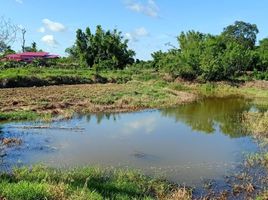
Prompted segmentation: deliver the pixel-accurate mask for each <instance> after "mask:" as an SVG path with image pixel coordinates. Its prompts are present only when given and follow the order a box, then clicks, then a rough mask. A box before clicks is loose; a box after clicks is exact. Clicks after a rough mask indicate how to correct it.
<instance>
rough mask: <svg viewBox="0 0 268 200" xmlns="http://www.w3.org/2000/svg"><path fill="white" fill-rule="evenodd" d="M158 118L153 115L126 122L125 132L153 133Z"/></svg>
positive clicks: (128, 133) (127, 133)
mask: <svg viewBox="0 0 268 200" xmlns="http://www.w3.org/2000/svg"><path fill="white" fill-rule="evenodd" d="M156 124H157V120H156V119H155V118H153V117H146V118H143V119H139V120H136V121H131V122H129V123H126V124H124V128H123V133H124V134H126V135H130V134H133V133H136V132H137V131H139V130H140V131H139V132H143V133H148V134H149V133H152V132H153V131H154V130H155V128H156Z"/></svg>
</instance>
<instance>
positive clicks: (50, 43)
mask: <svg viewBox="0 0 268 200" xmlns="http://www.w3.org/2000/svg"><path fill="white" fill-rule="evenodd" d="M41 40H42V42H44V43H45V44H46V45H48V46H50V47H56V46H57V45H58V42H57V41H56V40H55V38H54V36H53V35H45V36H44V37H42V39H41Z"/></svg>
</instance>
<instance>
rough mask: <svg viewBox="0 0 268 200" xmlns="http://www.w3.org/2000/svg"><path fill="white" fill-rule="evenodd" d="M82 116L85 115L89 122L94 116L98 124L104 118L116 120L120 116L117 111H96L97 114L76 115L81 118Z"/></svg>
mask: <svg viewBox="0 0 268 200" xmlns="http://www.w3.org/2000/svg"><path fill="white" fill-rule="evenodd" d="M83 117H86V121H87V122H90V121H91V120H92V118H96V121H97V123H98V124H101V122H102V121H103V120H104V119H106V120H113V121H116V120H117V119H119V118H120V114H119V113H97V114H89V115H81V116H79V117H78V119H82V118H83Z"/></svg>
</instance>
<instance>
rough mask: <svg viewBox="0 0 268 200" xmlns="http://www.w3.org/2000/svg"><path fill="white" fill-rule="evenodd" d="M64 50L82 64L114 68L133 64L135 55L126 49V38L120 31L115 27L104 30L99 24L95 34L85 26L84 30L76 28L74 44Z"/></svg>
mask: <svg viewBox="0 0 268 200" xmlns="http://www.w3.org/2000/svg"><path fill="white" fill-rule="evenodd" d="M66 51H67V53H69V55H70V56H73V57H75V58H77V59H79V60H80V63H81V65H83V66H88V67H93V66H94V67H98V68H100V67H101V68H104V67H106V68H115V69H123V68H124V67H125V66H126V65H127V64H133V63H134V59H133V56H134V55H135V52H134V51H132V50H130V49H128V40H124V38H123V36H122V34H121V32H118V31H117V30H116V29H115V30H113V31H104V30H103V29H102V28H101V26H97V27H96V31H95V34H92V33H91V30H90V28H86V30H85V32H83V31H82V30H81V29H78V30H77V32H76V42H75V45H73V46H72V47H71V48H68V49H66Z"/></svg>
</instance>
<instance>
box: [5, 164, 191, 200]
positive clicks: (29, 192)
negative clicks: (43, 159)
mask: <svg viewBox="0 0 268 200" xmlns="http://www.w3.org/2000/svg"><path fill="white" fill-rule="evenodd" d="M1 198H3V199H7V200H22V199H23V200H38V199H40V200H41V199H52V200H67V199H70V200H78V199H79V200H82V199H85V200H87V199H90V200H102V199H122V200H123V199H125V200H128V199H146V200H149V199H181V200H188V199H191V193H190V191H188V190H186V189H185V188H183V187H182V188H179V187H178V186H176V185H170V184H169V183H167V182H166V181H163V180H159V179H152V178H149V177H147V176H144V175H141V174H139V173H138V172H134V171H123V170H104V169H99V168H79V169H73V170H69V171H59V170H56V169H51V168H46V167H44V166H34V167H32V168H27V167H24V168H20V169H14V170H13V173H12V174H5V173H3V174H1V175H0V199H1Z"/></svg>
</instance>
